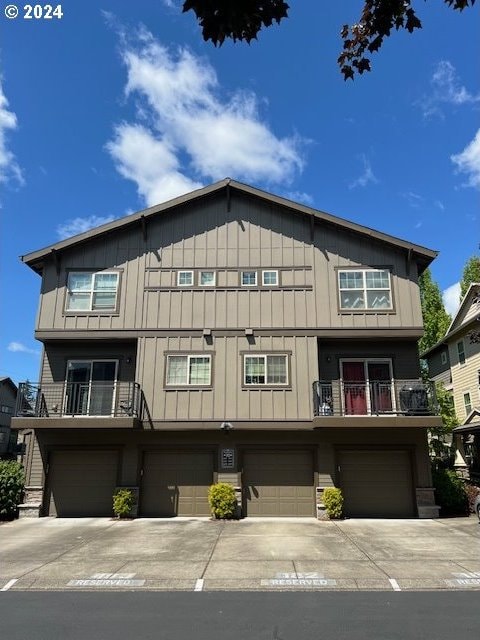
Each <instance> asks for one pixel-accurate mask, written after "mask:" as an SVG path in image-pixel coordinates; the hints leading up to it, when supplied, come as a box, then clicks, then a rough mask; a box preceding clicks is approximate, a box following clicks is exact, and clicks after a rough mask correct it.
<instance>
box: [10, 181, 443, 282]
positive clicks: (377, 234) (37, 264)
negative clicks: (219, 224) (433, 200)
mask: <svg viewBox="0 0 480 640" xmlns="http://www.w3.org/2000/svg"><path fill="white" fill-rule="evenodd" d="M222 190H225V193H226V197H227V198H229V197H230V194H231V192H232V191H238V192H240V193H243V194H247V195H249V196H253V197H255V198H258V199H260V200H263V201H265V202H269V203H271V204H272V203H273V204H276V205H278V206H280V207H283V208H285V209H288V210H289V211H291V212H292V213H297V214H303V215H306V216H310V217H311V218H312V220H313V221H318V222H325V223H329V224H332V225H335V226H337V227H340V228H343V229H345V230H348V231H353V232H356V233H358V234H360V235H363V236H367V237H369V238H373V239H375V240H378V241H380V242H384V243H387V244H390V245H393V246H395V247H397V248H401V249H405V250H406V251H407V252H409V253H410V254H411V255H412V256H415V259H416V260H417V263H418V265H419V269H420V272H421V271H423V270H424V269H426V268H427V267H428V265H429V264H430V262H431V261H432V260H433V259H434V258H435V257H436V256H437V255H438V253H437V251H433V250H432V249H427V248H426V247H423V246H421V245H417V244H413V243H411V242H407V241H406V240H401V239H400V238H396V237H395V236H391V235H388V234H386V233H382V232H381V231H375V230H374V229H370V228H369V227H365V226H363V225H360V224H357V223H355V222H350V221H348V220H345V219H343V218H338V217H337V216H334V215H332V214H330V213H325V212H324V211H319V210H317V209H313V208H312V207H307V206H306V205H303V204H299V203H297V202H293V201H292V200H287V199H286V198H282V197H280V196H276V195H273V194H271V193H268V192H266V191H262V190H260V189H257V188H255V187H251V186H249V185H246V184H242V183H241V182H236V181H235V180H232V179H231V178H225V179H224V180H221V181H219V182H215V183H214V184H211V185H209V186H207V187H203V188H202V189H197V190H195V191H192V192H190V193H187V194H185V195H183V196H179V197H178V198H174V199H173V200H168V201H167V202H163V203H161V204H158V205H155V206H153V207H149V208H148V209H144V210H142V211H138V212H137V213H133V214H131V215H129V216H125V217H123V218H120V219H119V220H114V221H113V222H109V223H107V224H103V225H101V226H100V227H96V228H95V229H90V230H89V231H85V232H84V233H80V234H78V235H76V236H73V237H71V238H67V239H66V240H61V241H60V242H56V243H55V244H52V245H49V246H48V247H45V248H44V249H39V250H38V251H33V252H31V253H28V254H26V255H24V256H22V257H21V259H22V261H23V262H25V264H27V265H28V266H29V267H31V268H32V269H33V270H34V271H36V272H37V273H41V272H42V269H43V264H44V261H45V259H46V258H48V257H49V256H50V257H52V258H55V255H58V253H59V252H61V251H63V250H65V249H69V248H71V247H74V246H76V245H79V244H82V243H84V242H88V241H89V240H92V239H94V238H98V237H100V236H102V235H104V234H106V233H110V232H111V231H116V230H117V229H124V228H126V227H128V226H131V225H136V224H141V225H145V223H146V222H147V221H148V219H149V218H151V217H153V216H156V215H158V214H161V213H168V212H173V211H174V209H175V208H177V207H180V206H182V205H184V204H188V203H190V202H194V201H196V200H199V199H201V198H205V197H207V196H210V195H212V194H215V193H219V192H221V191H222Z"/></svg>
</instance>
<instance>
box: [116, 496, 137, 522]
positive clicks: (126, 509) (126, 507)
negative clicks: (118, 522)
mask: <svg viewBox="0 0 480 640" xmlns="http://www.w3.org/2000/svg"><path fill="white" fill-rule="evenodd" d="M134 504H135V496H134V495H133V491H131V490H130V489H118V490H117V491H116V492H115V493H114V494H113V513H114V514H115V515H116V516H117V518H128V517H129V515H130V513H131V511H132V509H133V506H134Z"/></svg>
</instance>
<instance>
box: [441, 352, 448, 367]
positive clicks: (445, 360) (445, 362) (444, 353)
mask: <svg viewBox="0 0 480 640" xmlns="http://www.w3.org/2000/svg"><path fill="white" fill-rule="evenodd" d="M440 360H441V362H442V364H447V352H446V351H442V353H441V354H440Z"/></svg>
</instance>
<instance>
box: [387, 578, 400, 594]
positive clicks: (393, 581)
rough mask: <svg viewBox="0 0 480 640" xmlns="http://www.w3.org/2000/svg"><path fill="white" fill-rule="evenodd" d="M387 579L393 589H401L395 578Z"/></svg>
mask: <svg viewBox="0 0 480 640" xmlns="http://www.w3.org/2000/svg"><path fill="white" fill-rule="evenodd" d="M388 581H389V582H390V584H391V585H392V589H393V590H394V591H401V589H400V585H399V584H398V582H397V581H396V580H395V578H389V579H388Z"/></svg>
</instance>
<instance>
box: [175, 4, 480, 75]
mask: <svg viewBox="0 0 480 640" xmlns="http://www.w3.org/2000/svg"><path fill="white" fill-rule="evenodd" d="M443 1H444V2H445V4H447V5H448V6H449V7H451V8H452V9H454V10H456V11H463V10H464V9H466V8H467V7H472V6H473V5H474V4H475V0H443ZM412 5H413V0H364V3H363V9H362V11H361V14H360V18H359V20H358V22H356V23H355V24H353V25H348V24H346V25H344V26H343V27H342V29H341V32H340V35H341V38H342V40H343V51H342V53H341V54H340V56H339V57H338V64H339V66H340V72H341V73H342V74H343V77H344V79H345V80H348V79H349V78H351V79H352V80H353V78H354V76H355V74H362V73H364V72H365V71H371V65H370V58H369V57H368V56H369V54H371V53H375V52H376V51H378V50H379V49H380V47H381V46H382V44H383V42H384V40H385V38H388V37H389V36H390V34H391V32H392V30H396V31H399V30H400V29H405V30H406V31H408V32H409V33H413V32H414V31H415V30H416V29H421V28H422V23H421V21H420V19H419V18H418V16H417V14H416V13H415V9H414V8H413V6H412ZM289 8H290V7H289V5H288V4H287V3H286V2H284V1H283V0H185V2H184V3H183V12H184V13H185V12H188V11H193V12H194V13H195V15H196V17H197V20H198V22H199V24H200V27H201V29H202V36H203V39H204V40H205V41H211V42H213V44H214V45H215V46H221V45H222V44H223V43H224V42H225V40H233V42H237V41H245V42H248V43H250V42H251V41H252V40H256V39H257V36H258V33H259V32H260V31H261V29H263V28H264V27H265V28H268V27H270V26H272V24H274V23H275V22H276V23H277V24H280V22H281V21H282V20H284V19H285V18H287V17H288V10H289Z"/></svg>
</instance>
